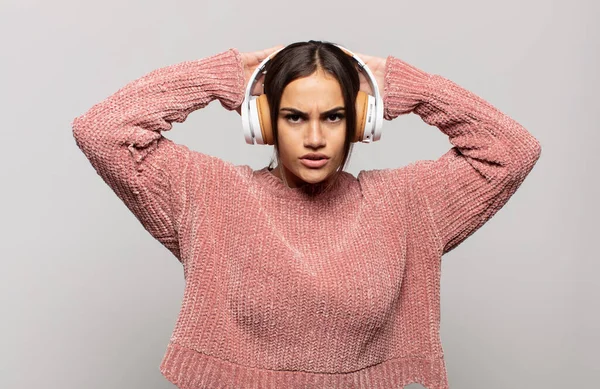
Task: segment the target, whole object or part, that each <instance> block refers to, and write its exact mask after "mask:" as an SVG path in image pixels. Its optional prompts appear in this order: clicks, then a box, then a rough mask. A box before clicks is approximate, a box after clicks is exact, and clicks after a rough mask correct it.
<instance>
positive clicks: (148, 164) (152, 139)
mask: <svg viewBox="0 0 600 389" xmlns="http://www.w3.org/2000/svg"><path fill="white" fill-rule="evenodd" d="M244 88H245V79H244V65H243V62H242V57H241V55H240V53H239V51H238V50H237V49H234V48H232V49H229V50H227V51H225V52H222V53H219V54H215V55H213V56H210V57H206V58H203V59H198V60H193V61H186V62H182V63H178V64H175V65H171V66H167V67H163V68H159V69H156V70H154V71H152V72H150V73H148V74H146V75H145V76H143V77H141V78H139V79H137V80H134V81H132V82H130V83H128V84H127V85H125V86H124V87H123V88H121V89H119V90H118V91H117V92H116V93H114V94H113V95H111V96H109V97H108V98H106V99H104V100H103V101H101V102H99V103H98V104H96V105H94V106H93V107H91V108H90V109H89V110H88V111H87V112H86V113H84V114H83V115H81V116H79V117H77V118H75V119H74V120H73V122H72V123H71V126H72V128H73V136H74V138H75V141H76V143H77V146H78V147H79V148H80V149H81V151H82V152H83V153H84V154H85V156H86V157H87V158H88V160H89V161H90V163H91V164H92V166H93V167H94V169H95V170H96V172H97V173H98V175H100V176H101V177H102V179H103V180H104V181H105V182H106V183H107V184H108V186H109V187H110V188H111V189H112V190H113V191H114V192H115V193H116V194H117V196H118V197H119V198H120V199H121V200H122V201H123V202H124V203H125V205H126V206H127V208H129V209H130V210H131V211H132V212H133V214H134V215H135V216H136V217H137V218H138V220H139V221H140V222H141V223H142V225H143V226H144V228H145V229H146V230H147V231H148V232H149V233H150V234H151V235H152V236H153V237H155V238H156V239H157V240H159V241H160V242H161V243H162V244H163V245H164V246H165V247H167V248H168V249H169V250H170V251H171V252H172V253H173V254H174V255H175V256H176V257H177V258H178V259H179V260H180V261H181V257H180V251H179V243H178V226H179V222H180V220H179V218H180V216H181V210H182V204H183V202H184V201H185V196H186V191H185V190H184V188H186V181H189V179H190V177H195V175H194V172H198V171H200V172H202V174H203V175H204V174H206V176H207V177H204V176H203V177H199V179H200V180H203V179H205V178H207V179H208V178H209V177H208V176H209V175H211V174H212V172H213V171H214V170H215V169H216V168H218V167H220V166H219V164H222V163H224V161H222V160H220V159H219V158H217V157H213V156H209V155H205V154H202V153H198V152H192V151H190V150H189V149H188V148H187V147H186V146H183V145H179V144H176V143H174V142H172V141H171V140H169V139H167V138H165V137H163V136H162V135H161V131H168V130H170V129H171V127H172V122H178V123H181V122H183V121H184V120H185V119H186V118H187V116H188V115H189V114H190V113H191V112H193V111H195V110H197V109H200V108H203V107H205V106H206V105H208V104H209V103H210V102H211V101H213V100H215V99H218V100H219V101H220V103H221V105H222V106H223V107H225V108H226V109H227V110H234V109H236V108H237V107H238V106H239V105H240V104H241V102H242V100H243V97H244ZM192 159H193V163H194V169H193V172H192V173H190V171H191V170H190V169H188V168H190V161H191V160H192ZM199 164H200V168H198V165H199ZM187 184H188V185H189V184H190V183H189V182H188V183H187Z"/></svg>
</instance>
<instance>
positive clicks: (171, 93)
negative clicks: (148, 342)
mask: <svg viewBox="0 0 600 389" xmlns="http://www.w3.org/2000/svg"><path fill="white" fill-rule="evenodd" d="M280 48H281V47H274V48H270V49H266V50H263V51H259V52H255V53H240V52H239V51H238V50H237V49H234V48H232V49H229V50H227V51H224V52H221V53H218V54H215V55H212V56H210V57H206V58H203V59H199V60H192V61H186V62H182V63H179V64H175V65H171V66H167V67H164V68H160V69H157V70H154V71H152V72H150V73H148V74H147V75H145V76H143V77H141V78H139V79H137V80H135V81H132V82H130V83H129V84H127V85H125V86H124V87H123V88H121V89H120V90H118V91H117V92H116V93H114V94H113V95H111V96H109V97H108V98H106V99H104V100H103V101H101V102H100V103H98V104H96V105H94V106H93V107H91V108H90V109H89V110H88V111H87V112H86V113H85V114H83V115H81V116H79V117H77V118H75V119H74V121H73V123H72V126H73V134H74V137H75V140H76V142H77V145H78V146H79V147H80V148H81V150H82V151H83V153H84V154H85V155H86V157H87V158H88V159H89V161H90V162H91V164H92V166H93V167H94V168H95V170H96V171H97V173H98V174H99V175H100V176H101V177H102V179H103V180H104V181H105V182H106V183H107V184H108V185H109V186H110V187H111V188H112V189H113V190H114V192H115V193H116V194H117V196H119V197H120V198H121V199H122V200H123V202H124V203H125V204H126V205H127V207H128V208H129V209H130V210H131V211H132V212H133V214H134V215H135V216H136V217H137V218H138V219H139V220H140V222H141V223H142V225H143V226H144V228H145V229H146V230H148V232H149V233H150V234H152V236H153V237H155V238H156V239H158V240H159V241H160V242H161V243H162V244H163V245H164V246H165V247H166V248H168V249H169V250H170V251H171V252H172V253H173V254H174V255H175V256H176V257H177V259H178V260H179V261H180V262H181V263H182V265H183V271H184V275H185V279H186V286H185V292H184V298H183V302H182V306H181V311H180V314H179V318H178V320H177V324H176V326H175V329H174V330H173V334H172V336H171V339H170V341H169V343H168V346H167V351H166V354H165V356H164V359H163V361H162V363H161V366H160V369H161V372H162V373H163V374H164V376H165V377H166V378H167V379H169V380H170V381H171V382H172V383H174V384H175V385H177V386H178V387H180V388H187V389H191V388H209V389H212V388H225V387H227V388H250V387H252V388H364V389H367V388H369V389H372V388H386V389H391V388H397V389H399V388H402V387H403V386H405V385H408V384H410V383H412V382H418V383H420V384H422V385H424V386H425V387H427V388H430V389H442V388H447V387H448V382H447V376H446V367H445V363H444V358H443V349H442V345H441V342H440V337H439V326H440V306H439V302H440V296H439V290H440V265H441V257H442V255H443V254H445V253H447V252H449V251H450V250H453V249H454V248H456V247H457V246H458V245H459V244H460V243H461V242H463V241H464V240H465V239H466V238H467V237H469V236H470V235H471V234H473V233H474V232H475V231H476V230H477V229H479V228H480V227H481V226H482V225H483V224H484V223H485V222H486V221H488V220H489V219H490V218H491V217H492V216H493V215H494V214H495V213H496V212H497V211H498V210H500V209H501V208H502V207H503V206H504V204H506V203H507V201H508V200H509V198H510V197H511V196H512V195H513V194H514V193H515V191H516V190H517V188H518V187H519V186H520V185H521V183H522V182H523V180H524V179H525V177H526V176H527V175H528V174H529V172H530V171H531V169H532V168H533V166H534V165H535V163H536V161H537V160H538V158H539V156H540V153H541V146H540V144H539V142H538V141H537V140H536V139H535V138H534V137H533V136H532V135H531V134H530V133H529V132H527V131H526V130H525V129H524V128H523V127H522V126H521V125H520V124H519V123H517V122H516V121H515V120H513V119H511V118H510V117H508V116H507V115H505V114H503V113H502V112H500V111H499V110H498V109H496V108H494V107H493V106H492V105H491V104H489V103H488V102H486V101H484V100H483V99H481V98H480V97H478V96H476V95H474V94H473V93H471V92H469V91H467V90H465V89H463V88H461V87H460V86H458V85H457V84H455V83H454V82H452V81H450V80H448V79H446V78H444V77H442V76H439V75H435V74H430V73H427V72H425V71H423V70H420V69H417V68H416V67H414V66H412V65H410V64H407V63H406V62H404V61H402V60H401V59H398V58H396V57H393V56H388V57H387V58H386V59H383V58H377V57H372V56H367V55H362V54H358V56H359V57H360V58H362V60H363V61H365V62H366V64H367V65H368V67H369V68H370V69H371V71H372V72H373V74H374V75H375V78H376V79H377V83H378V86H377V87H378V88H380V92H381V94H382V96H383V102H384V108H385V110H384V117H385V119H387V120H392V119H394V118H396V117H397V116H399V115H403V114H408V113H411V112H413V113H415V114H417V115H419V116H420V117H421V118H422V119H423V120H424V121H425V122H426V123H428V124H430V125H433V126H436V127H437V128H439V129H440V130H441V131H442V132H443V133H444V134H446V135H447V136H448V137H449V140H450V142H451V143H452V144H453V146H454V147H452V148H451V149H450V150H448V151H447V152H446V153H445V154H444V155H442V156H440V157H439V158H438V159H437V160H421V161H417V162H414V163H411V164H409V165H408V166H404V167H400V168H394V169H392V168H389V169H381V170H368V171H366V170H362V171H361V172H360V173H359V174H358V176H357V177H354V176H352V175H351V174H349V173H346V172H344V171H343V167H344V166H345V163H346V161H347V158H348V156H349V150H350V148H351V143H352V140H353V139H354V135H355V134H356V131H357V120H355V119H356V118H355V115H356V110H355V106H354V103H355V99H356V96H357V93H358V91H359V90H362V91H365V92H370V91H369V88H368V83H367V82H366V78H365V77H364V75H362V73H358V71H357V68H356V65H355V63H354V62H353V61H354V60H353V59H351V58H350V57H349V56H348V55H346V54H345V53H344V52H343V51H342V50H341V49H340V48H338V47H337V46H336V45H333V44H330V43H328V42H319V41H309V42H298V43H295V44H292V45H289V46H286V47H285V48H284V49H283V50H281V51H280V52H278V53H277V54H276V55H275V56H274V58H272V59H271V60H270V61H269V67H268V68H267V69H268V71H267V73H266V75H265V77H264V92H265V94H266V95H267V98H268V102H269V109H270V110H271V118H273V120H272V122H273V136H274V139H275V143H274V146H275V151H276V155H277V160H278V165H277V168H276V169H273V170H272V169H271V166H267V167H264V168H262V169H260V170H253V169H252V168H251V167H250V166H248V165H233V164H231V163H229V162H227V161H224V160H221V159H219V158H217V157H214V156H210V155H207V154H203V153H201V152H198V151H193V150H190V149H189V148H187V147H186V146H184V145H180V144H176V143H174V142H172V141H171V140H169V139H168V138H166V137H164V136H163V134H162V132H163V131H167V130H170V129H171V128H172V123H173V122H183V121H184V120H185V119H186V118H187V116H188V115H189V114H190V113H191V112H193V111H195V110H198V109H200V108H203V107H205V106H206V105H207V104H209V103H210V102H211V101H213V100H218V101H219V102H220V103H221V105H222V106H223V107H225V108H226V109H227V110H230V111H232V110H237V111H238V113H239V112H240V105H241V103H242V100H243V98H244V92H245V88H246V85H247V83H248V81H249V77H250V75H251V74H252V72H253V71H254V69H255V68H256V66H258V65H259V64H260V63H261V61H262V60H263V59H264V58H266V57H267V56H268V55H270V54H272V53H274V51H275V50H278V49H280ZM260 92H262V86H261V84H260V83H257V88H256V90H255V91H254V93H255V94H258V93H260ZM200 131H222V129H220V128H217V127H210V128H208V127H207V128H203V129H200ZM310 153H317V154H321V155H322V156H325V157H326V158H327V159H326V161H321V162H314V161H313V162H309V161H306V160H305V159H306V155H307V154H310Z"/></svg>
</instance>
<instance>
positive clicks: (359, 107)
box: [241, 44, 383, 145]
mask: <svg viewBox="0 0 600 389" xmlns="http://www.w3.org/2000/svg"><path fill="white" fill-rule="evenodd" d="M335 46H337V47H339V48H340V49H342V50H343V51H344V52H345V53H346V54H348V55H349V56H350V57H352V58H353V59H354V60H356V62H358V64H359V66H360V69H359V70H363V71H365V72H366V74H367V79H368V80H369V83H370V85H371V89H372V90H373V91H374V93H375V96H371V95H369V94H367V93H365V92H363V91H359V92H358V95H357V97H356V117H357V121H356V136H355V138H354V139H353V140H352V142H363V143H371V142H375V141H378V140H379V139H380V138H381V126H382V124H383V99H382V97H381V95H380V93H379V88H378V86H377V80H376V79H375V76H373V73H371V70H370V69H369V67H368V66H367V65H366V64H365V63H364V62H363V61H362V60H361V59H360V58H358V56H356V55H355V54H354V53H352V52H351V51H350V50H348V49H346V48H344V47H342V46H340V45H337V44H335ZM284 48H285V47H284ZM284 48H281V49H279V50H277V51H276V52H274V53H272V54H271V55H270V56H268V57H267V58H265V59H264V60H263V61H262V62H261V63H260V65H258V66H257V67H256V69H255V70H254V73H252V76H251V77H250V80H249V82H248V85H247V87H246V93H245V95H244V101H243V102H242V105H241V114H242V125H243V129H244V137H245V138H246V143H248V144H255V143H257V144H261V145H264V144H269V145H272V144H274V139H273V131H272V127H271V117H270V111H269V104H268V103H267V95H265V94H261V95H260V96H251V95H250V93H251V91H252V89H253V88H254V84H255V83H256V82H257V79H256V76H257V75H258V73H260V72H262V71H263V69H264V68H265V66H266V64H267V62H269V60H271V59H272V58H273V57H274V56H275V55H276V54H277V53H278V52H280V51H281V50H283V49H284ZM264 73H266V72H264ZM264 73H263V74H264Z"/></svg>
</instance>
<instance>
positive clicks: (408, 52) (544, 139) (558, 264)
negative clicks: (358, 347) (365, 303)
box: [0, 0, 600, 389]
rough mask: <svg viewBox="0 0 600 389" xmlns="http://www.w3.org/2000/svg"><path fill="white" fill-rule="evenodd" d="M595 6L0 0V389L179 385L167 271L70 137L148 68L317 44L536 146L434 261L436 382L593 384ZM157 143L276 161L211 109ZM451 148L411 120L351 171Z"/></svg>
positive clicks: (174, 265) (164, 253) (169, 261)
mask: <svg viewBox="0 0 600 389" xmlns="http://www.w3.org/2000/svg"><path fill="white" fill-rule="evenodd" d="M599 8H600V7H599V6H598V5H597V2H592V1H591V0H590V1H582V0H580V1H566V0H563V1H547V0H546V1H542V0H535V1H523V0H509V1H476V0H459V1H452V2H448V1H427V2H421V1H410V2H408V1H407V2H405V1H368V2H366V3H361V2H358V1H357V2H350V1H322V0H318V1H312V0H304V1H298V2H291V1H276V0H270V1H264V2H255V1H218V2H212V1H210V2H209V1H170V2H166V1H147V0H145V1H141V0H129V1H117V0H105V1H93V2H92V1H67V0H56V1H51V2H48V1H41V0H37V1H26V0H11V1H9V0H3V1H2V2H1V5H0V32H1V34H0V36H1V38H0V40H1V43H2V45H1V47H2V61H1V62H0V66H1V70H2V71H1V72H0V80H1V91H0V96H1V103H2V108H1V112H2V122H3V123H4V124H3V126H2V127H3V136H2V143H1V145H2V151H1V152H0V162H1V163H2V169H1V170H0V171H1V173H0V174H1V181H0V182H1V185H2V191H1V192H0V196H1V199H2V201H1V203H0V204H1V207H2V209H1V220H2V223H1V225H0V228H1V230H0V232H1V235H0V236H1V238H0V239H1V245H0V247H1V251H0V255H1V258H2V270H1V271H0V288H1V289H0V296H1V297H0V298H1V299H2V300H1V315H2V317H1V319H2V320H0V331H1V333H2V342H1V344H2V353H1V354H0V388H7V389H8V388H10V389H15V388H52V389H59V388H60V389H64V388H78V389H79V388H86V389H95V388H98V389H104V388H111V389H117V388H122V389H125V388H127V389H131V388H164V389H168V388H173V387H174V386H173V385H172V384H171V383H169V382H168V381H167V380H166V379H165V378H164V377H163V376H162V375H161V374H160V371H159V364H160V361H161V359H162V357H163V353H164V352H165V349H166V345H167V342H168V340H169V336H170V334H171V331H172V329H173V327H174V325H175V322H176V318H177V314H178V312H179V308H180V305H179V304H180V302H181V299H182V297H183V288H184V279H183V271H182V267H181V264H180V263H179V262H178V261H177V259H176V258H175V257H174V256H173V255H172V254H171V253H170V252H169V251H168V250H167V249H166V248H164V247H163V246H161V245H160V243H159V242H158V241H156V240H154V238H152V237H151V236H150V234H149V233H147V232H146V231H145V230H144V229H143V227H142V226H141V224H140V223H139V222H138V221H137V219H135V217H134V216H133V214H132V213H130V211H129V210H128V209H127V208H126V207H125V205H124V204H123V203H122V202H121V200H119V199H118V197H117V196H116V195H115V194H114V193H113V192H112V191H111V190H110V188H109V187H108V186H107V185H106V184H105V183H104V182H103V181H102V179H101V178H100V177H99V176H98V175H97V174H96V172H95V171H94V169H93V168H92V166H91V165H90V163H89V162H88V161H87V159H86V158H85V156H84V155H83V153H82V152H81V151H80V150H79V149H78V148H77V146H76V144H75V141H74V139H73V134H72V129H71V127H70V123H71V121H72V120H73V118H75V117H76V116H79V115H81V114H83V113H84V112H85V111H87V110H88V109H89V108H91V107H92V105H94V104H96V103H98V102H100V101H101V100H103V99H104V98H106V97H108V96H109V95H111V94H113V93H114V92H116V91H117V90H118V89H119V88H121V87H122V86H124V85H125V84H126V83H128V82H130V81H133V80H134V79H137V78H139V77H141V76H143V75H145V74H146V73H148V72H150V71H152V70H154V69H156V68H159V67H164V66H167V65H171V64H175V63H178V62H182V61H186V60H194V59H200V58H204V57H207V56H210V55H213V54H216V53H220V52H222V51H225V50H227V49H228V48H231V47H235V48H237V49H239V50H240V51H241V52H247V51H256V50H260V49H264V48H268V47H272V46H275V45H278V44H284V45H285V44H289V43H292V42H296V41H307V40H310V39H315V40H326V41H331V42H335V43H339V44H341V45H343V46H345V47H347V48H349V49H350V50H352V51H355V52H359V53H364V54H368V55H373V56H380V57H387V56H388V55H393V56H395V57H397V58H400V59H403V60H405V61H407V62H408V63H410V64H413V65H415V66H417V67H418V68H420V69H422V70H425V71H427V72H429V73H435V74H440V75H442V76H444V77H446V78H448V79H450V80H452V81H454V82H456V83H457V84H459V85H460V86H462V87H464V88H466V89H468V90H470V91H472V92H474V93H475V94H477V95H479V96H480V97H482V98H484V99H485V100H487V101H488V102H490V103H491V104H493V105H494V106H495V107H497V108H498V109H500V110H501V111H503V112H504V113H506V114H507V115H509V116H511V117H512V118H513V119H515V120H516V121H518V122H519V123H521V124H522V125H523V126H524V127H525V128H526V129H527V130H528V131H529V132H531V133H532V134H533V135H534V136H535V137H536V138H537V139H538V140H539V141H540V143H541V145H542V155H541V158H540V159H539V161H538V163H537V165H536V166H535V167H534V169H533V171H532V172H531V174H530V175H529V176H528V177H527V179H526V180H525V182H524V183H523V185H522V186H521V187H520V189H519V190H518V191H517V192H516V193H515V195H514V196H513V197H512V198H511V199H510V200H509V202H508V203H507V204H506V205H505V207H504V208H503V209H502V210H500V211H499V212H498V214H497V215H495V216H494V217H493V218H492V219H491V220H490V221H488V223H487V224H486V225H484V226H483V227H482V228H481V229H480V230H478V231H477V232H476V233H475V234H474V235H473V236H471V237H470V238H468V239H467V240H466V241H465V242H464V243H463V244H462V245H461V246H460V247H459V248H457V249H456V250H454V251H452V252H451V253H449V254H447V255H445V256H444V257H443V261H442V262H443V265H442V285H441V286H442V289H441V310H442V312H441V338H442V345H443V348H444V353H445V357H446V366H447V369H448V379H449V382H450V387H451V388H456V389H459V388H460V389H470V388H486V389H506V388H545V389H549V388H576V387H577V388H578V387H582V388H584V387H585V388H588V387H592V386H595V385H597V382H598V379H599V378H600V377H599V376H600V374H599V373H600V372H599V367H598V363H599V362H600V359H599V358H598V349H600V342H599V339H598V330H599V329H600V310H599V309H598V308H599V304H598V298H599V297H600V293H599V292H598V285H599V283H598V282H597V279H598V273H599V272H600V255H599V254H598V239H599V238H598V236H597V235H598V233H599V232H600V231H599V230H600V228H599V227H598V218H599V217H600V214H599V212H598V211H599V206H598V199H599V198H600V194H599V183H598V177H599V176H600V175H599V174H598V167H599V162H600V157H599V152H598V151H599V150H600V148H599V147H598V143H599V142H600V135H599V130H600V128H599V125H598V107H599V106H600V104H599V103H600V101H599V100H600V99H599V97H598V96H599V94H598V88H600V83H599V81H598V73H597V70H598V69H600V63H599V61H598V47H600V37H599V27H598V24H597V17H598V15H599V14H600V12H599ZM164 135H165V136H167V137H169V138H171V139H172V140H174V141H176V142H179V143H183V144H186V145H188V146H189V147H190V148H191V149H194V150H197V151H200V152H203V153H206V154H210V155H214V156H217V157H220V158H221V159H224V160H228V161H230V162H232V163H234V164H248V165H250V166H251V167H252V168H254V169H260V168H262V167H264V166H266V165H267V164H268V163H269V160H270V158H271V156H272V155H273V147H272V146H255V145H247V144H246V143H245V141H244V137H243V132H242V123H241V118H240V116H239V115H238V114H237V113H236V112H234V111H231V112H229V111H226V110H225V109H224V108H223V107H221V105H220V104H219V103H218V102H215V101H213V102H212V103H211V104H210V105H209V106H207V107H206V108H204V109H202V110H199V111H196V112H194V113H192V114H191V115H190V116H189V117H188V119H187V120H186V121H185V122H184V123H174V126H173V129H172V130H171V131H170V132H168V133H165V134H164ZM450 147H452V145H451V144H450V142H449V140H448V137H447V136H446V135H444V134H443V133H442V132H441V131H440V130H439V129H437V128H436V127H432V126H429V125H427V124H426V123H425V122H423V121H422V120H421V118H420V117H418V116H417V115H415V114H410V115H403V116H400V117H398V118H397V119H395V120H393V121H391V122H390V121H385V123H384V125H383V135H382V138H381V141H379V142H376V143H373V144H357V145H356V146H355V147H354V153H353V155H352V157H351V162H350V164H349V167H348V168H347V169H346V170H347V171H348V172H350V173H352V174H353V175H355V176H356V175H357V174H358V172H359V171H360V170H362V169H381V168H388V167H390V168H393V167H400V166H404V165H407V164H408V163H410V162H412V161H415V160H419V159H436V158H438V157H439V156H441V155H442V154H443V153H445V152H446V151H447V150H448V149H449V148H450ZM594 380H595V381H594ZM418 387H421V386H420V385H417V384H411V385H409V386H407V388H411V389H414V388H418Z"/></svg>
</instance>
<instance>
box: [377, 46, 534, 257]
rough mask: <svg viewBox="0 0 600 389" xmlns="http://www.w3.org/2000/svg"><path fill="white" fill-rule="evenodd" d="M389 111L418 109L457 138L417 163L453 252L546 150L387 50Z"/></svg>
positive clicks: (476, 100) (469, 96)
mask: <svg viewBox="0 0 600 389" xmlns="http://www.w3.org/2000/svg"><path fill="white" fill-rule="evenodd" d="M383 99H384V108H385V113H384V117H385V118H386V119H387V120H392V119H393V118H395V117H397V116H399V115H402V114H406V113H409V112H414V113H416V114H417V115H419V116H420V117H421V118H422V119H423V120H424V121H425V122H426V123H428V124H430V125H433V126H436V127H437V128H439V129H440V130H441V131H442V132H443V133H445V134H446V135H448V137H449V140H450V142H451V143H452V144H453V145H454V147H452V148H451V149H450V150H449V151H448V152H446V153H445V154H443V155H442V156H441V157H439V158H438V159H437V160H421V161H417V162H416V163H415V164H414V165H415V166H414V168H415V169H416V177H418V179H417V181H418V182H417V185H418V186H419V188H420V193H421V196H422V198H423V199H424V200H425V202H426V205H427V209H428V212H429V214H430V216H431V218H432V221H433V224H434V226H435V228H436V231H437V235H438V237H439V239H440V245H441V247H442V252H443V253H447V252H449V251H450V250H452V249H454V248H455V247H456V246H458V245H459V244H460V243H462V242H463V241H464V240H465V239H466V238H467V237H469V236H470V235H471V234H473V233H474V232H475V231H476V230H477V229H479V228H480V227H481V226H482V225H483V224H484V223H485V222H486V221H487V220H489V219H490V218H491V217H492V216H493V215H494V214H495V213H496V212H498V210H500V209H501V208H502V207H503V206H504V204H506V202H507V201H508V200H509V198H510V197H511V196H512V195H513V193H515V191H516V190H517V189H518V188H519V186H520V185H521V183H522V182H523V181H524V180H525V177H526V176H527V175H528V174H529V172H530V171H531V170H532V168H533V166H534V165H535V163H536V162H537V160H538V159H539V157H540V154H541V145H540V143H539V142H538V140H537V139H536V138H534V137H533V136H532V135H531V134H530V133H529V132H528V131H527V130H526V129H525V128H523V126H521V125H520V124H519V123H517V122H516V121H515V120H513V119H512V118H510V117H509V116H507V115H505V114H504V113H502V112H500V111H499V110H498V109H496V108H495V107H494V106H492V105H491V104H490V103H488V102H486V101H485V100H483V99H482V98H480V97H478V96H476V95H475V94H473V93H471V92H470V91H468V90H466V89H464V88H462V87H460V86H459V85H457V84H456V83H454V82H453V81H450V80H448V79H446V78H444V77H442V76H440V75H436V74H430V73H426V72H424V71H422V70H420V69H418V68H416V67H414V66H412V65H410V64H408V63H406V62H404V61H402V60H400V59H398V58H395V57H392V56H389V57H388V58H387V61H386V66H385V78H384V91H383Z"/></svg>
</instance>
